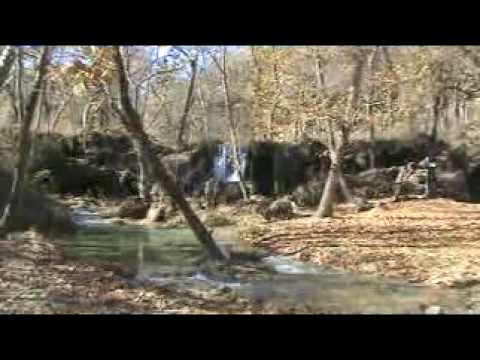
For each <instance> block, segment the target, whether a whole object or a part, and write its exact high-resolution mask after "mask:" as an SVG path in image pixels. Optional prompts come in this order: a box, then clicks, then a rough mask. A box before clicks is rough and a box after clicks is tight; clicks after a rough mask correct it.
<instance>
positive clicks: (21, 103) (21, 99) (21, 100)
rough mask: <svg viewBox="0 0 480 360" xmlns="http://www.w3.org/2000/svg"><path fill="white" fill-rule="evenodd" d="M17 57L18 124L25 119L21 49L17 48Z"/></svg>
mask: <svg viewBox="0 0 480 360" xmlns="http://www.w3.org/2000/svg"><path fill="white" fill-rule="evenodd" d="M17 51H18V56H17V76H16V79H17V82H16V87H17V109H18V116H19V119H18V121H19V123H21V122H22V121H23V119H25V99H24V96H23V95H24V94H23V49H22V48H21V47H19V48H18V49H17Z"/></svg>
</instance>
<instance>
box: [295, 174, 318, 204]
mask: <svg viewBox="0 0 480 360" xmlns="http://www.w3.org/2000/svg"><path fill="white" fill-rule="evenodd" d="M324 186H325V179H315V180H311V181H309V182H307V183H306V184H303V185H300V186H298V187H297V188H296V189H295V190H294V191H293V192H292V198H293V200H294V201H295V203H296V204H298V205H299V206H309V207H311V206H317V205H318V204H319V203H320V199H321V197H322V192H323V188H324Z"/></svg>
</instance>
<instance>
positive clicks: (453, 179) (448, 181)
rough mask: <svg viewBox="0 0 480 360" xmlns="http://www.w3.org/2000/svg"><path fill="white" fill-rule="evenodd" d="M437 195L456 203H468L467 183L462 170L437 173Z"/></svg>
mask: <svg viewBox="0 0 480 360" xmlns="http://www.w3.org/2000/svg"><path fill="white" fill-rule="evenodd" d="M436 177H437V184H438V193H439V195H440V196H442V197H446V198H451V199H455V200H458V201H469V200H470V193H469V189H468V181H467V177H466V176H465V173H464V172H463V171H462V170H457V171H437V172H436Z"/></svg>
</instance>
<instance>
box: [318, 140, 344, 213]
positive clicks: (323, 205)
mask: <svg viewBox="0 0 480 360" xmlns="http://www.w3.org/2000/svg"><path fill="white" fill-rule="evenodd" d="M338 155H339V154H338V153H337V151H336V150H334V149H330V170H329V171H328V177H327V182H326V183H325V188H324V189H323V192H322V199H321V200H320V204H319V206H318V209H317V216H318V217H331V216H332V215H333V204H334V203H335V193H336V189H337V184H338V174H339V170H340V169H339V166H340V164H339V163H338V159H339V158H338Z"/></svg>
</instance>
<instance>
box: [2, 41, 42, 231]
mask: <svg viewBox="0 0 480 360" xmlns="http://www.w3.org/2000/svg"><path fill="white" fill-rule="evenodd" d="M50 52H51V48H50V47H48V46H45V47H44V48H43V51H42V56H41V58H40V65H39V67H38V70H37V74H36V79H35V82H34V86H33V89H32V92H31V93H30V96H29V98H28V103H27V106H26V108H25V117H24V118H23V119H22V123H21V132H20V142H19V147H18V149H19V150H18V159H17V163H16V166H15V170H14V177H13V181H12V187H11V191H10V195H9V197H8V200H7V202H6V206H5V208H4V210H3V215H2V218H1V219H0V228H2V229H4V230H6V231H9V230H10V228H11V226H12V225H13V224H14V219H15V218H17V217H18V216H20V213H19V209H21V205H22V195H23V188H24V184H25V182H26V171H27V166H28V158H29V154H30V147H31V133H30V127H31V124H32V121H33V116H34V113H35V108H36V107H37V103H38V98H39V95H40V92H41V89H42V87H43V81H44V78H45V74H46V72H47V67H48V64H49V61H50Z"/></svg>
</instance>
